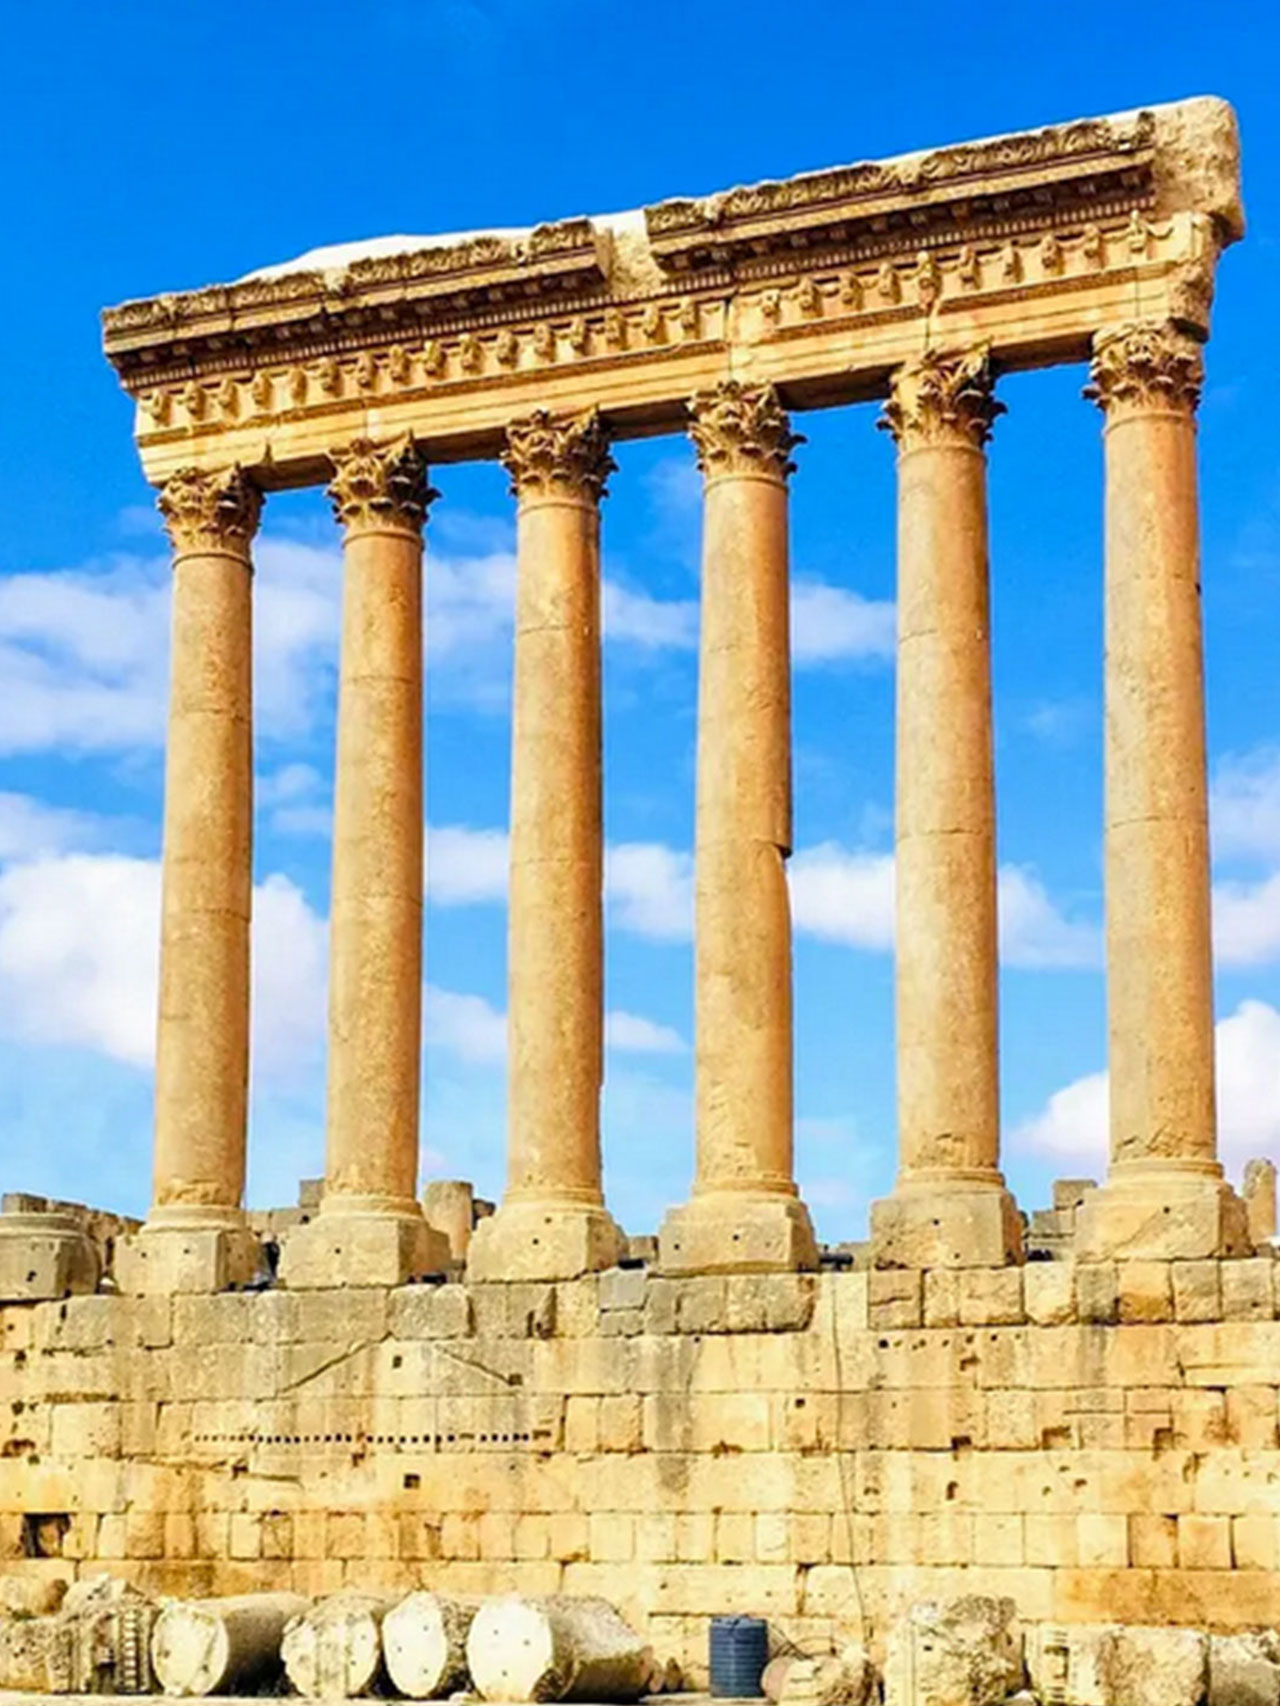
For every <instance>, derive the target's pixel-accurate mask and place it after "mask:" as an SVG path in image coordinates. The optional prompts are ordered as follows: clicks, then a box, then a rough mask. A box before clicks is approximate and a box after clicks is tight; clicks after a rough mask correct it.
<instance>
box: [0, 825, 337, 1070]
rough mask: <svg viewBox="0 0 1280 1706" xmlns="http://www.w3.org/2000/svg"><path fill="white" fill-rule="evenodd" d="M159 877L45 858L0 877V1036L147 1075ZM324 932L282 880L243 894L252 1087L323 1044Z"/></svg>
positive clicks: (115, 861)
mask: <svg viewBox="0 0 1280 1706" xmlns="http://www.w3.org/2000/svg"><path fill="white" fill-rule="evenodd" d="M159 929H160V865H159V862H158V861H157V860H153V859H133V858H127V857H125V856H123V855H121V854H114V853H67V854H61V855H57V854H53V855H49V856H47V857H42V858H36V859H32V860H30V861H29V862H26V863H22V864H16V865H11V866H9V867H8V868H7V869H6V870H4V871H3V872H0V1031H3V1032H5V1033H6V1034H8V1035H9V1036H12V1037H16V1038H18V1039H20V1040H23V1041H27V1042H31V1043H41V1044H61V1045H64V1046H69V1047H74V1048H85V1049H89V1050H92V1051H93V1052H95V1053H97V1054H102V1055H105V1056H107V1057H108V1058H109V1059H112V1060H118V1061H121V1062H123V1063H124V1064H126V1065H128V1066H135V1067H139V1068H150V1066H151V1064H152V1061H153V1059H154V1054H155V1025H156V993H157V967H158V958H159V946H158V944H159ZM325 962H326V952H325V927H324V923H323V921H322V920H321V919H319V918H318V917H317V916H316V915H315V913H314V912H312V910H311V909H310V907H309V906H308V904H307V902H306V899H305V897H304V896H303V895H302V893H301V892H300V890H298V889H297V888H296V887H295V886H294V884H293V883H291V882H290V881H289V879H288V878H287V877H282V876H271V877H268V878H267V879H266V881H265V882H264V883H262V884H260V885H259V886H258V888H257V889H256V890H255V891H254V923H253V966H254V985H255V991H254V1002H253V1012H254V1036H253V1055H254V1069H255V1076H256V1075H258V1074H261V1075H262V1076H263V1077H265V1078H268V1079H279V1078H281V1077H287V1076H289V1075H291V1074H292V1073H294V1072H296V1071H298V1070H299V1069H301V1068H303V1067H305V1066H309V1065H311V1064H312V1063H313V1062H314V1061H315V1059H316V1057H317V1052H318V1049H319V1047H320V1045H321V1042H322V1039H323V1035H324V1000H325V996H324V989H325Z"/></svg>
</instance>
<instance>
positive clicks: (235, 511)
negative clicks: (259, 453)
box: [156, 467, 262, 559]
mask: <svg viewBox="0 0 1280 1706" xmlns="http://www.w3.org/2000/svg"><path fill="white" fill-rule="evenodd" d="M156 508H157V509H158V510H159V511H160V514H161V515H162V516H163V517H164V527H165V532H166V533H167V534H168V535H169V542H170V544H171V545H172V546H173V550H174V555H175V556H185V555H186V554H188V553H194V554H198V553H200V552H203V551H210V552H212V551H230V552H234V553H235V554H236V555H237V556H242V557H244V558H246V559H247V558H248V556H249V544H250V541H251V540H252V538H253V536H254V534H255V533H256V532H257V530H258V518H259V516H260V515H261V514H262V493H261V492H260V491H259V490H258V488H257V487H256V486H255V485H254V483H253V481H252V480H251V479H250V478H249V476H248V475H247V474H246V473H245V472H244V470H243V469H242V468H240V467H235V468H227V469H225V470H221V471H219V472H218V473H212V474H207V473H201V471H200V470H199V469H198V468H179V469H178V471H177V473H176V474H174V475H173V476H172V477H171V478H170V479H168V480H166V482H165V483H164V485H163V486H162V487H161V489H160V492H159V495H158V496H157V498H156Z"/></svg>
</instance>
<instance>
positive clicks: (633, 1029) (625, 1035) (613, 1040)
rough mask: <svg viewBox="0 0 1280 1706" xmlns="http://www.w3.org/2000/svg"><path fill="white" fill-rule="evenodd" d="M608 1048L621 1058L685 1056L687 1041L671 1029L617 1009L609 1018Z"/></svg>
mask: <svg viewBox="0 0 1280 1706" xmlns="http://www.w3.org/2000/svg"><path fill="white" fill-rule="evenodd" d="M604 1041H605V1047H606V1048H610V1049H613V1050H615V1051H616V1052H617V1053H618V1054H685V1053H687V1052H688V1050H687V1046H686V1044H685V1040H684V1038H683V1037H682V1036H681V1035H680V1033H679V1031H674V1030H672V1028H671V1027H670V1025H659V1024H658V1023H657V1021H656V1020H654V1019H646V1018H644V1017H643V1016H642V1015H641V1014H639V1013H626V1012H624V1011H622V1009H620V1008H617V1009H615V1010H614V1011H613V1012H611V1013H606V1014H605V1020H604Z"/></svg>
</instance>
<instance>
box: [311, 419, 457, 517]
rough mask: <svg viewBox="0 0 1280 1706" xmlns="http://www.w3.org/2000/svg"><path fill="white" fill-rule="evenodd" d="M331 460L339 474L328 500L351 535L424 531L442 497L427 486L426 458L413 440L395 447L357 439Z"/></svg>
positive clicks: (398, 441)
mask: <svg viewBox="0 0 1280 1706" xmlns="http://www.w3.org/2000/svg"><path fill="white" fill-rule="evenodd" d="M330 459H331V461H332V462H333V466H334V475H333V479H332V480H331V481H330V482H329V497H330V500H331V501H332V503H333V513H334V514H335V515H336V516H337V518H338V520H339V521H340V522H341V523H342V524H343V526H344V527H346V528H347V529H348V531H350V530H352V529H356V528H377V529H378V530H380V531H384V532H398V533H412V534H414V535H415V536H416V535H418V534H420V533H421V532H422V523H423V521H424V520H425V519H426V514H427V506H428V505H429V504H430V503H431V500H432V499H433V498H434V497H436V496H437V494H436V493H435V492H433V491H432V490H431V488H430V486H428V484H427V464H426V459H425V458H424V457H423V454H422V452H421V451H420V450H419V449H418V446H417V445H416V444H415V443H414V441H413V439H412V438H409V437H406V438H399V439H396V440H395V442H394V443H392V444H374V443H373V442H372V440H370V439H367V438H357V439H354V440H353V441H352V442H351V443H350V444H349V445H347V446H346V448H345V449H343V450H335V451H331V452H330Z"/></svg>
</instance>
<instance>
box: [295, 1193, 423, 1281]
mask: <svg viewBox="0 0 1280 1706" xmlns="http://www.w3.org/2000/svg"><path fill="white" fill-rule="evenodd" d="M449 1260H450V1256H449V1240H448V1239H447V1238H446V1237H445V1236H444V1234H443V1233H442V1232H437V1231H436V1230H435V1229H434V1228H433V1227H430V1226H428V1225H427V1223H426V1221H425V1220H424V1219H423V1218H422V1216H421V1214H416V1213H415V1214H410V1213H405V1214H394V1213H390V1214H389V1213H382V1214H376V1213H374V1214H371V1213H361V1212H359V1211H352V1212H349V1213H344V1211H343V1210H342V1209H341V1208H339V1207H335V1208H332V1209H324V1208H322V1209H321V1210H320V1213H319V1214H318V1215H317V1216H316V1218H315V1219H314V1220H309V1221H308V1222H307V1224H306V1225H305V1226H296V1227H294V1229H293V1230H292V1231H291V1232H288V1233H286V1234H285V1236H284V1237H283V1239H282V1240H281V1244H280V1283H281V1285H284V1286H287V1287H289V1288H290V1289H291V1290H293V1291H319V1290H323V1289H325V1288H328V1287H333V1286H369V1285H376V1286H394V1285H404V1284H405V1283H406V1282H407V1281H409V1280H411V1279H416V1278H417V1277H418V1276H419V1275H421V1274H438V1273H442V1272H443V1271H444V1269H445V1268H447V1267H448V1265H449Z"/></svg>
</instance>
